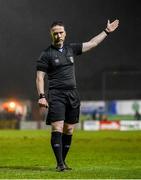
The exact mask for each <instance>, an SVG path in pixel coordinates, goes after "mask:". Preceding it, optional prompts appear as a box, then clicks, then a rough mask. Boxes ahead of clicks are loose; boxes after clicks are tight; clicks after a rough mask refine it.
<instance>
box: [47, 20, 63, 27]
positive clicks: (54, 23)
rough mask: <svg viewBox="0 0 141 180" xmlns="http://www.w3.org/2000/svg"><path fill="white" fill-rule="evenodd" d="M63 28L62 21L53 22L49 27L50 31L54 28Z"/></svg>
mask: <svg viewBox="0 0 141 180" xmlns="http://www.w3.org/2000/svg"><path fill="white" fill-rule="evenodd" d="M57 25H58V26H63V27H64V28H65V25H64V23H63V21H54V22H53V23H52V24H51V26H50V29H51V28H53V27H54V26H57Z"/></svg>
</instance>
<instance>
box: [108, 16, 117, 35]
mask: <svg viewBox="0 0 141 180" xmlns="http://www.w3.org/2000/svg"><path fill="white" fill-rule="evenodd" d="M118 26H119V20H118V19H116V20H115V21H113V22H111V23H110V20H108V22H107V27H106V30H107V31H108V32H109V33H110V32H113V31H115V30H116V29H117V27H118Z"/></svg>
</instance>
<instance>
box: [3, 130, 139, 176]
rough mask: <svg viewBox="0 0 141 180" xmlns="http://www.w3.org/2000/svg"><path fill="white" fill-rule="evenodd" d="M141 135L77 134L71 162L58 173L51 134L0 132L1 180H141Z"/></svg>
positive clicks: (45, 132) (73, 144)
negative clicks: (68, 167) (67, 168)
mask: <svg viewBox="0 0 141 180" xmlns="http://www.w3.org/2000/svg"><path fill="white" fill-rule="evenodd" d="M140 142H141V132H140V131H136V132H135V131H132V132H120V131H99V132H83V131H76V132H75V133H74V137H73V143H72V147H71V150H70V152H69V154H68V162H69V165H70V166H71V167H73V170H72V171H67V172H61V173H60V172H56V171H55V159H54V156H53V153H52V149H51V147H50V132H49V131H48V130H38V131H34V130H32V131H30V130H27V131H26V130H24V131H18V130H17V131H16V130H11V131H10V130H1V131H0V178H1V179H49V178H50V179H55V178H58V179H70V178H71V179H85V178H86V179H95V178H96V179H103V178H106V179H112V178H113V179H137V178H138V179H140V178H141V143H140Z"/></svg>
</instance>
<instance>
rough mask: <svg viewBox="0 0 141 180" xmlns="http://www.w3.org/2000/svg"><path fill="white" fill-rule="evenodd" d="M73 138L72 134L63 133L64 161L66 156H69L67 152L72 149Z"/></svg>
mask: <svg viewBox="0 0 141 180" xmlns="http://www.w3.org/2000/svg"><path fill="white" fill-rule="evenodd" d="M71 140H72V135H67V134H63V135H62V155H63V161H65V158H66V156H67V153H68V151H69V149H70V145H71Z"/></svg>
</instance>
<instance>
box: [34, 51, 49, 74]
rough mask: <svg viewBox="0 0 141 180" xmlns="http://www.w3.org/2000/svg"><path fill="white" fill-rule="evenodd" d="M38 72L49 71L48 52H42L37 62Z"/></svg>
mask: <svg viewBox="0 0 141 180" xmlns="http://www.w3.org/2000/svg"><path fill="white" fill-rule="evenodd" d="M36 69H37V71H43V72H47V69H48V58H47V54H46V52H44V51H43V52H42V53H41V55H40V57H39V58H38V60H37V66H36Z"/></svg>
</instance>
